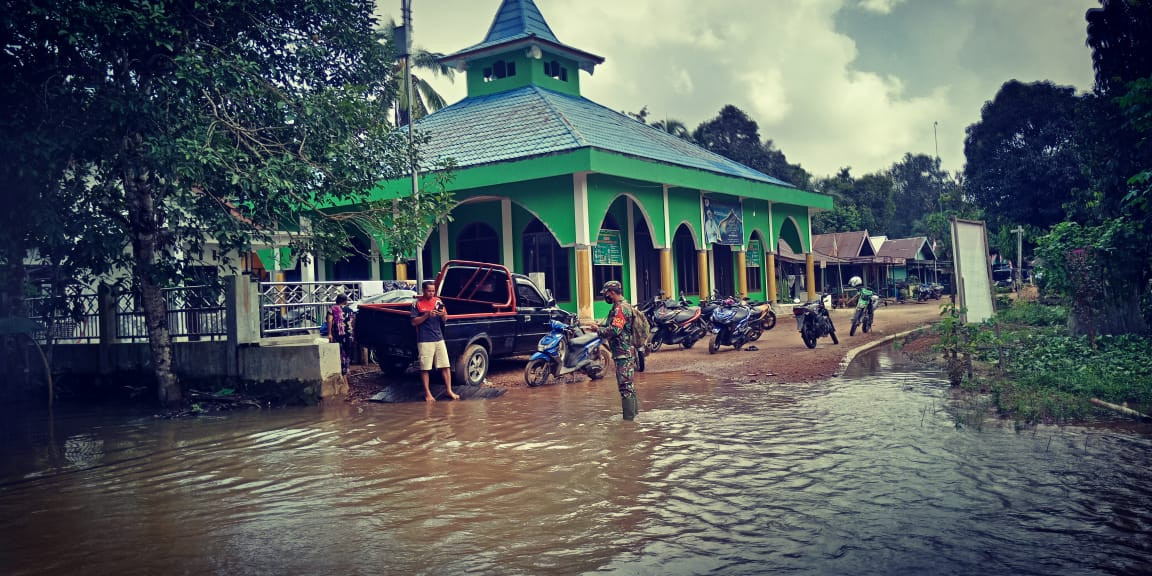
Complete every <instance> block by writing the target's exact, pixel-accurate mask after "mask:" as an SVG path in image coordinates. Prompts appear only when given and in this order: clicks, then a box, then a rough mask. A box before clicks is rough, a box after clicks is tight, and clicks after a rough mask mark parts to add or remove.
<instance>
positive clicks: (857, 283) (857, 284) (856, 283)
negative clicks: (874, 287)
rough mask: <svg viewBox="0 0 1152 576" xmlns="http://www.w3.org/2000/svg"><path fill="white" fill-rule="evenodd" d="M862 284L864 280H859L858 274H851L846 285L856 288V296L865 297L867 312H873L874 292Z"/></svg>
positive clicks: (874, 305)
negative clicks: (857, 293)
mask: <svg viewBox="0 0 1152 576" xmlns="http://www.w3.org/2000/svg"><path fill="white" fill-rule="evenodd" d="M862 284H864V281H863V280H861V279H860V277H859V276H853V277H851V278H849V279H848V285H849V286H851V287H853V288H856V289H857V291H858V292H859V295H858V296H857V297H858V298H864V299H867V301H868V311H869V312H875V311H876V293H875V292H873V291H871V290H869V289H868V287H867V286H861V285H862Z"/></svg>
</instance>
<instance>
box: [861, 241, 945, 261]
mask: <svg viewBox="0 0 1152 576" xmlns="http://www.w3.org/2000/svg"><path fill="white" fill-rule="evenodd" d="M921 250H923V251H924V253H925V256H928V258H927V259H928V260H935V259H936V255H935V254H933V253H932V247H931V246H929V245H928V239H927V238H925V237H924V236H917V237H915V238H899V239H896V240H888V241H886V242H884V244H882V245H881V246H880V251H879V252H878V253H877V254H876V255H877V256H880V257H884V258H903V259H905V260H916V259H917V258H916V256H917V254H919V253H920V251H921Z"/></svg>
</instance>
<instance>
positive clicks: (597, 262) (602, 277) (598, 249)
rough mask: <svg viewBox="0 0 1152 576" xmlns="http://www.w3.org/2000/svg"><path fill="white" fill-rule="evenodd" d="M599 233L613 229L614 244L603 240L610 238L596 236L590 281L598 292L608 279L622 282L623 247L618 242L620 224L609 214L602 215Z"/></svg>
mask: <svg viewBox="0 0 1152 576" xmlns="http://www.w3.org/2000/svg"><path fill="white" fill-rule="evenodd" d="M600 230H601V234H603V233H604V231H609V232H611V231H613V230H614V231H615V235H614V236H613V237H614V238H615V241H616V245H615V247H614V248H613V247H612V246H611V245H609V244H608V243H606V242H605V240H609V239H610V238H597V240H596V246H594V247H593V249H592V281H593V284H592V286H593V288H594V290H595V291H596V292H597V293H599V291H600V287H601V286H603V285H604V283H605V282H607V281H609V280H616V281H618V282H620V283H623V282H624V247H623V246H621V245H620V244H619V240H620V225H619V224H617V223H616V219H615V218H613V217H612V215H611V214H609V215H607V216H605V217H604V222H603V223H602V224H601V225H600Z"/></svg>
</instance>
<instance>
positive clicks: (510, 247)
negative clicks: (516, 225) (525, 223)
mask: <svg viewBox="0 0 1152 576" xmlns="http://www.w3.org/2000/svg"><path fill="white" fill-rule="evenodd" d="M500 226H501V228H502V230H503V234H502V236H503V237H504V266H505V267H507V268H508V269H509V270H512V268H513V267H514V266H515V264H516V253H515V251H514V250H515V248H514V247H515V244H514V239H513V238H512V201H511V200H509V199H508V198H504V199H501V200H500Z"/></svg>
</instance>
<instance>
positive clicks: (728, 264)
mask: <svg viewBox="0 0 1152 576" xmlns="http://www.w3.org/2000/svg"><path fill="white" fill-rule="evenodd" d="M712 261H713V266H715V267H716V269H715V273H716V289H717V290H719V291H720V295H721V296H735V295H736V266H735V264H733V262H732V248H731V247H729V246H728V245H726V244H713V245H712Z"/></svg>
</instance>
